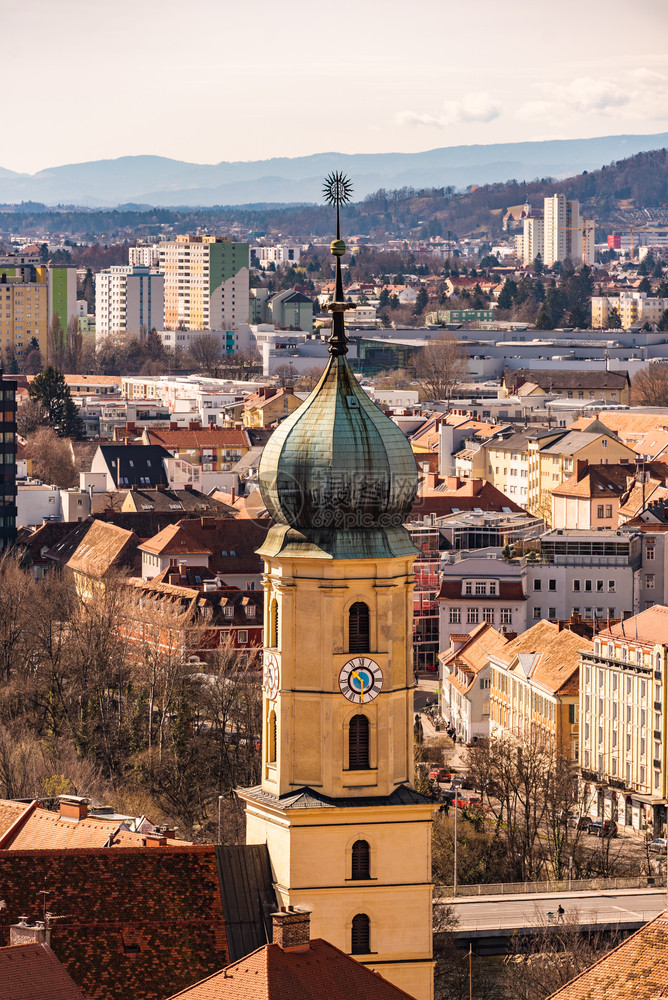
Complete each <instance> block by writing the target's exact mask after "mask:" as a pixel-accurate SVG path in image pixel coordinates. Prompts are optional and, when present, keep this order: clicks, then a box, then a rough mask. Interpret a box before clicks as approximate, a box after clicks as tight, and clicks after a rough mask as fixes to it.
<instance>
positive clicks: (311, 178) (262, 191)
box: [0, 133, 668, 208]
mask: <svg viewBox="0 0 668 1000" xmlns="http://www.w3.org/2000/svg"><path fill="white" fill-rule="evenodd" d="M667 144H668V133H660V134H656V135H614V136H600V137H597V138H592V139H561V140H547V141H543V142H508V143H495V144H490V145H486V146H483V145H477V146H449V147H443V148H440V149H430V150H426V151H424V152H418V153H372V154H361V153H357V154H343V153H336V152H329V153H318V154H316V155H313V156H299V157H294V158H287V157H282V158H272V159H267V160H256V161H251V162H231V161H224V162H221V163H218V164H200V163H185V162H183V161H180V160H171V159H168V158H166V157H161V156H123V157H119V158H118V159H114V160H97V161H91V162H88V163H73V164H67V165H64V166H59V167H52V168H49V169H48V170H40V171H39V172H38V173H36V174H32V175H31V174H18V173H15V172H13V171H9V170H6V169H2V168H0V203H11V204H15V203H18V202H21V201H38V202H42V203H44V204H46V205H59V204H76V205H82V206H87V207H92V208H94V207H100V206H116V205H122V204H127V203H129V202H133V203H135V204H143V205H151V206H213V205H241V204H250V203H253V202H255V203H257V202H265V203H267V202H272V203H289V202H295V201H302V202H303V201H319V200H320V190H321V185H322V177H323V175H325V174H327V173H328V172H329V171H330V170H333V169H342V170H345V171H347V172H348V173H349V174H350V175H351V176H352V177H353V178H354V181H355V192H356V195H357V197H358V198H364V197H366V196H367V195H368V194H370V193H372V192H374V191H377V190H378V189H379V188H392V189H396V188H402V187H407V186H408V187H416V188H426V187H444V186H445V187H455V188H460V189H461V188H466V187H467V186H469V185H471V184H490V183H495V182H503V181H506V180H508V179H509V178H511V177H518V178H534V177H547V176H550V177H568V176H570V175H572V174H576V173H578V172H580V171H582V170H592V169H596V168H597V167H599V166H600V165H601V164H602V163H609V162H610V161H611V160H617V159H620V158H621V157H625V156H629V155H632V154H634V153H637V152H640V151H642V150H648V149H658V148H659V147H662V146H665V145H667Z"/></svg>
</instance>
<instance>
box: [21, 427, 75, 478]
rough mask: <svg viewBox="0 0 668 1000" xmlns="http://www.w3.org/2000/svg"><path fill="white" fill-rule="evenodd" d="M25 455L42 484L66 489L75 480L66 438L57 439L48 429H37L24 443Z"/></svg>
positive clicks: (53, 432) (70, 449) (68, 443)
mask: <svg viewBox="0 0 668 1000" xmlns="http://www.w3.org/2000/svg"><path fill="white" fill-rule="evenodd" d="M26 455H27V456H28V458H31V459H32V462H33V471H34V473H35V475H36V476H37V478H38V479H41V480H42V482H44V483H48V484H49V485H51V484H53V485H55V486H59V487H61V489H67V487H69V486H73V485H74V483H75V480H76V474H75V469H74V456H73V454H72V447H71V445H70V442H69V440H68V439H67V438H61V437H58V435H57V434H56V432H55V431H54V430H52V429H51V428H50V427H38V428H37V430H36V431H35V432H34V433H33V434H31V435H30V436H29V437H28V439H27V443H26Z"/></svg>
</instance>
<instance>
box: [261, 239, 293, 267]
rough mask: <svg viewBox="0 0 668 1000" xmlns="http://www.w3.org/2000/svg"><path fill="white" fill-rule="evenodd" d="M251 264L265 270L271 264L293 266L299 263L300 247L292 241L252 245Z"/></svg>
mask: <svg viewBox="0 0 668 1000" xmlns="http://www.w3.org/2000/svg"><path fill="white" fill-rule="evenodd" d="M250 255H251V264H252V266H253V267H261V268H262V269H263V270H266V269H267V268H268V267H269V266H270V265H271V264H273V265H274V266H275V267H278V266H279V265H283V266H285V267H294V266H295V264H298V263H299V258H300V256H301V247H299V246H296V245H295V244H293V243H279V244H277V245H276V246H273V247H261V246H254V247H251V248H250Z"/></svg>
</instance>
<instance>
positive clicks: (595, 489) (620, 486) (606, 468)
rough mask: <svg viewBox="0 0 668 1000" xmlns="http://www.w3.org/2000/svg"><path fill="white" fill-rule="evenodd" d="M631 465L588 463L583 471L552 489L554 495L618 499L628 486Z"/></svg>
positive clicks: (589, 498)
mask: <svg viewBox="0 0 668 1000" xmlns="http://www.w3.org/2000/svg"><path fill="white" fill-rule="evenodd" d="M630 474H631V466H629V465H588V466H587V468H586V469H585V470H584V472H583V473H580V474H579V475H578V473H577V472H574V473H573V475H572V476H569V477H568V479H565V480H564V481H563V483H560V484H559V485H558V486H555V488H554V489H553V490H552V495H553V496H566V497H579V498H581V499H587V500H594V499H597V500H600V501H601V502H604V501H605V500H606V499H610V500H616V499H617V497H619V496H621V495H622V493H623V492H624V491H625V489H626V487H627V482H628V478H629V475H630Z"/></svg>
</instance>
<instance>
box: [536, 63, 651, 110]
mask: <svg viewBox="0 0 668 1000" xmlns="http://www.w3.org/2000/svg"><path fill="white" fill-rule="evenodd" d="M544 94H545V99H544V100H532V101H525V102H524V104H521V105H520V106H519V108H518V109H517V112H516V114H517V117H518V118H522V119H529V120H531V119H537V120H540V119H545V118H556V119H564V118H572V117H573V116H574V115H581V116H585V117H588V116H591V115H596V116H597V117H601V116H603V117H612V116H614V115H616V114H619V113H620V111H621V110H622V109H623V110H628V109H629V108H631V107H632V108H633V111H634V114H636V115H637V116H638V117H644V118H648V117H652V116H653V115H654V114H655V113H657V112H660V110H661V109H663V113H664V115H665V102H666V100H667V99H668V79H667V78H666V77H665V76H662V74H661V73H655V72H654V71H653V70H648V69H644V68H643V69H636V70H633V71H632V72H631V73H629V74H628V76H627V77H626V78H625V79H622V80H610V79H606V78H604V77H602V78H599V79H595V78H593V77H586V76H583V77H578V78H577V79H575V80H571V82H570V83H568V84H562V85H555V86H551V87H549V88H548V86H547V85H544Z"/></svg>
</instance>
